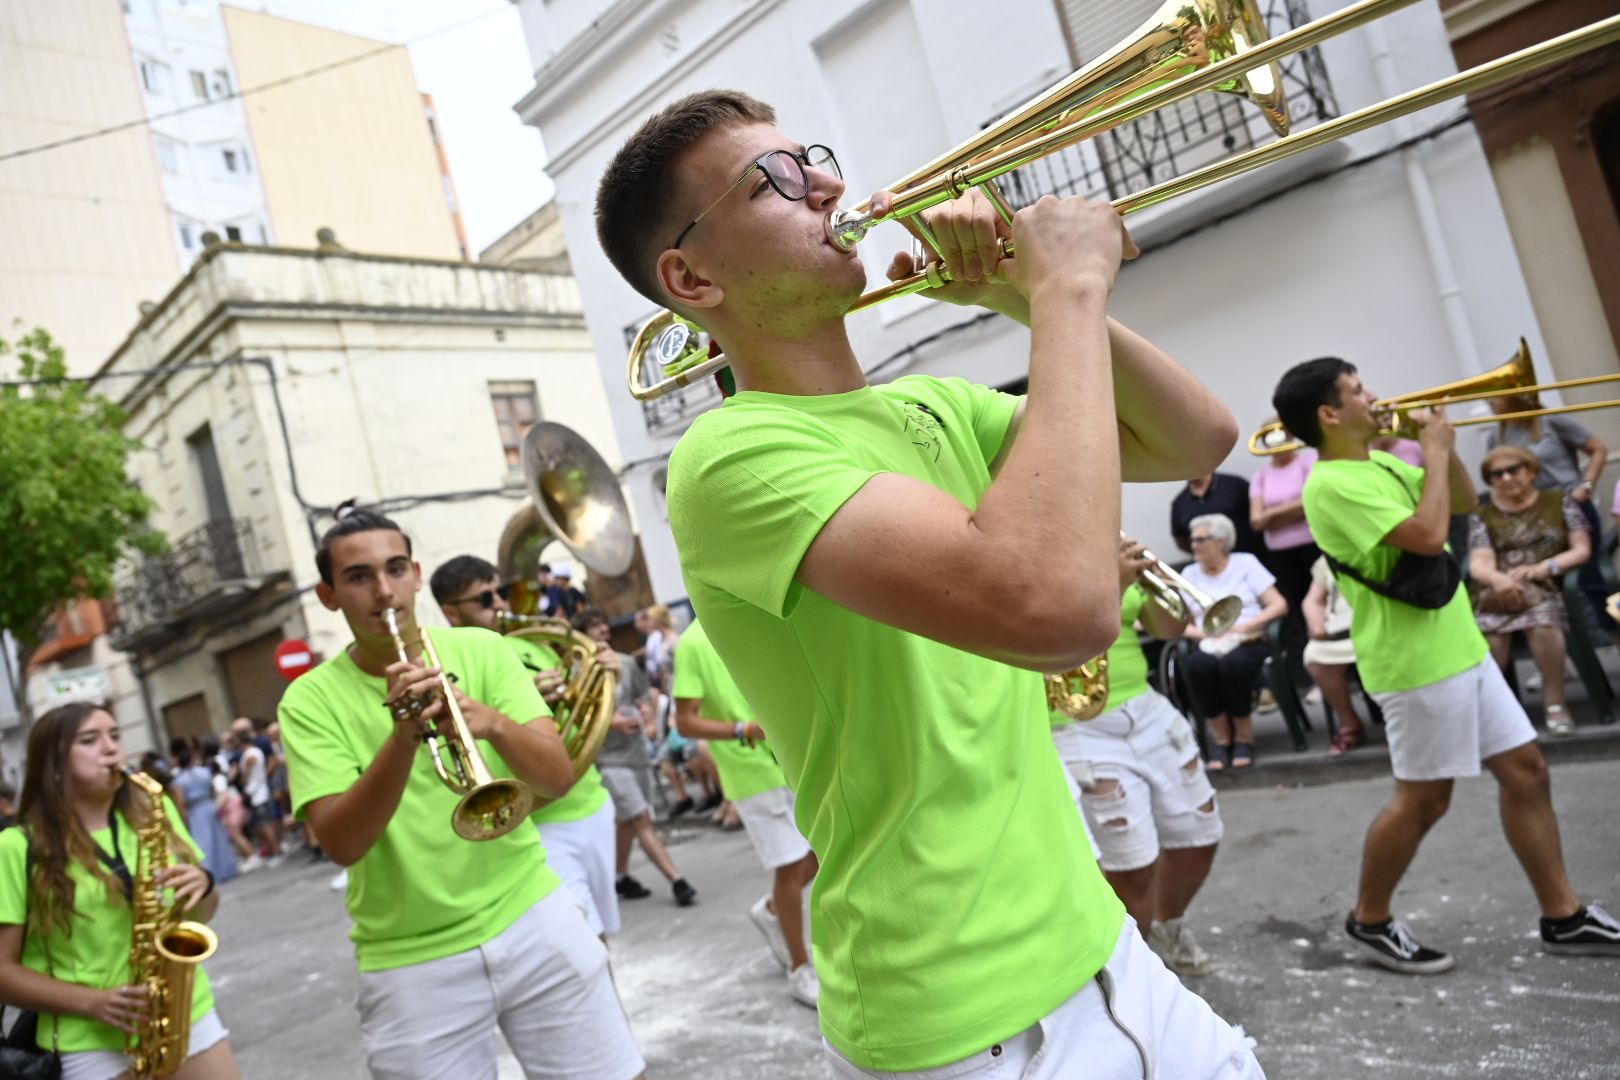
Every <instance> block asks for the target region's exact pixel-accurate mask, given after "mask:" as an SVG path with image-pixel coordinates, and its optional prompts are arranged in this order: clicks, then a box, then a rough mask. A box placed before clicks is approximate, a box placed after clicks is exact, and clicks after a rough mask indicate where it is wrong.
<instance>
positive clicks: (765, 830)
mask: <svg viewBox="0 0 1620 1080" xmlns="http://www.w3.org/2000/svg"><path fill="white" fill-rule="evenodd" d="M731 805H733V806H735V807H736V808H737V816H738V817H740V818H742V823H743V828H744V829H746V830H748V839H750V840H752V841H753V842H754V853H755V854H756V855H758V856H759V861H760V862H762V863H764V864H765V869H767V870H775V869H776V868H777V867H780V866H792V865H793V864H794V863H796V862H798V861H799V860H800V859H802V858H804V857H805V856H806V855H808V854H810V841H808V840H806V839H805V838H804V836H803V834H801V833H800V832H799V826H798V825H796V824H795V823H794V821H793V792H792V790H791V789H789V788H785V787H779V788H772V789H771V790H769V791H762V792H760V793H759V794H758V795H750V796H748V798H746V799H742V800H740V801H738V802H734V803H732V804H731Z"/></svg>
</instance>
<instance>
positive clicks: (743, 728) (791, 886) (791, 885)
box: [672, 622, 821, 1008]
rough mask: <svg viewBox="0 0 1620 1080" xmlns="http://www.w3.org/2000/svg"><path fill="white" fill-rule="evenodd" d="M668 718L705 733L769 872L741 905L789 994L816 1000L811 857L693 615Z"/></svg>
mask: <svg viewBox="0 0 1620 1080" xmlns="http://www.w3.org/2000/svg"><path fill="white" fill-rule="evenodd" d="M672 693H673V694H674V697H675V725H676V726H677V727H678V728H679V729H680V732H681V734H682V735H684V736H686V737H687V738H688V739H707V740H709V751H710V752H711V753H712V754H713V755H714V763H715V765H716V766H717V767H718V768H719V770H720V785H721V787H723V788H724V789H725V792H726V798H728V799H730V800H731V801H732V804H733V805H735V806H736V808H737V816H738V817H739V818H741V819H742V823H743V828H744V829H745V830H747V832H748V839H749V840H750V841H752V842H753V845H754V853H755V854H757V855H758V856H759V861H760V862H762V863H764V864H765V869H767V870H769V871H770V872H771V875H772V879H771V891H770V893H769V894H767V895H765V896H762V897H760V898H759V900H758V901H757V902H756V903H755V904H754V906H753V907H752V908H750V909H749V912H748V917H749V918H750V919H752V920H753V922H754V925H755V926H757V927H759V931H760V933H762V934H764V935H765V941H766V943H767V944H769V945H770V947H771V952H772V954H774V955H775V957H776V959H777V961H778V962H779V963H780V964H781V965H782V967H783V969H785V970H786V971H787V975H788V992H789V993H790V994H792V995H793V1000H795V1001H797V1002H798V1003H799V1004H801V1005H808V1006H810V1007H811V1008H815V1006H816V998H817V996H818V995H819V993H820V990H821V987H820V984H819V983H818V982H817V981H816V968H815V965H814V964H813V963H811V962H810V955H809V952H808V950H807V947H806V945H805V933H804V890H805V889H806V888H807V887H808V886H809V885H810V883H811V882H812V881H814V880H815V877H816V856H815V852H813V851H811V850H810V844H809V843H808V842H807V841H806V840H805V838H804V836H803V835H802V834H801V833H800V832H799V827H798V826H797V825H796V824H794V821H793V792H792V790H791V789H790V788H789V787H788V786H787V780H786V779H785V778H784V777H783V776H782V767H781V766H780V765H778V764H777V763H776V758H774V757H773V756H771V752H770V751H769V750H768V749H766V748H765V746H764V739H765V729H764V728H762V727H760V726H759V725H758V724H756V723H755V722H754V713H753V710H751V709H750V708H749V707H748V702H747V700H746V699H745V698H744V697H743V695H742V691H741V690H738V689H737V684H736V682H735V681H734V680H733V679H732V678H731V675H730V674H729V673H728V672H727V671H726V665H725V663H724V662H723V661H722V660H721V659H720V654H719V653H717V652H715V649H714V645H713V644H712V643H711V642H710V641H709V635H708V634H706V633H704V632H703V625H702V624H701V623H698V622H693V623H692V624H691V625H690V626H688V627H687V628H686V632H685V633H684V634H682V635H681V636H680V640H678V641H677V642H676V643H675V685H674V688H673V691H672Z"/></svg>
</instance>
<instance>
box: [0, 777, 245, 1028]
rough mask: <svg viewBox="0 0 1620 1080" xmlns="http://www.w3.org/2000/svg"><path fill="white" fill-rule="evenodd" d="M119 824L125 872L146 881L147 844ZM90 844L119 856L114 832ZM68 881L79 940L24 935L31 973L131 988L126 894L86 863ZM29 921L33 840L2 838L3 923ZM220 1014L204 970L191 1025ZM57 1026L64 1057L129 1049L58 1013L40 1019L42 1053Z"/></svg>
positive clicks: (197, 855)
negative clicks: (143, 853) (141, 866)
mask: <svg viewBox="0 0 1620 1080" xmlns="http://www.w3.org/2000/svg"><path fill="white" fill-rule="evenodd" d="M139 798H141V799H143V800H144V799H145V798H146V795H145V794H144V793H141V794H140V795H139ZM163 805H164V809H165V810H166V811H167V812H168V815H169V824H170V825H171V826H173V827H174V830H175V832H176V833H178V834H179V837H180V839H181V840H182V841H183V842H184V843H185V844H186V846H187V847H189V848H190V849H191V856H192V857H191V861H192V862H198V863H200V862H202V857H203V856H202V850H201V849H200V848H198V847H197V844H196V841H194V840H192V838H191V834H190V833H189V832H187V831H186V826H185V823H184V822H182V821H181V820H180V812H179V810H178V809H176V807H175V805H174V803H172V802H170V801H169V800H168V799H165V800H163ZM115 812H116V811H115ZM118 818H119V825H118V853H119V854H120V855H122V856H123V857H124V865H125V866H127V867H129V870H130V873H131V874H134V873H138V872H139V870H138V869H137V862H138V859H139V855H140V843H139V841H138V840H137V838H136V835H135V829H134V828H133V827H132V826H131V825H130V824H129V822H128V821H127V820H125V819H124V816H123V814H119V815H118ZM90 839H91V840H93V841H94V842H95V844H96V846H97V847H99V848H100V849H101V850H103V851H105V852H107V853H108V854H109V855H110V854H112V850H113V830H112V829H111V828H110V827H109V828H105V829H97V830H95V831H94V832H92V833H91V834H90ZM170 842H171V843H172V842H173V839H172V838H171V840H170ZM68 877H70V878H72V879H73V887H74V903H73V927H72V933H71V935H70V934H66V933H64V932H63V931H61V930H57V931H55V932H53V933H52V934H51V935H50V940H49V942H46V941H44V940H42V939H41V937H40V935H39V934H36V933H35V932H34V931H33V928H31V927H30V928H29V929H28V930H27V931H26V932H25V933H24V935H23V951H22V965H23V967H25V968H28V969H29V970H30V971H38V972H40V973H41V974H48V975H51V976H53V977H55V978H57V979H60V980H61V981H62V982H69V983H78V984H79V985H80V986H93V987H96V988H97V989H100V990H105V989H107V988H108V987H112V986H123V985H125V984H127V983H128V982H129V947H130V942H131V939H132V937H133V923H132V920H131V917H130V914H131V913H130V907H129V904H128V902H126V901H125V899H124V892H123V889H122V888H121V887H118V888H116V889H109V888H108V886H107V883H106V882H105V881H103V880H102V879H101V878H100V877H99V876H97V875H96V874H94V873H92V872H91V870H90V869H89V868H88V867H86V866H84V865H83V864H81V863H78V862H70V863H69V864H68ZM166 895H168V894H166ZM27 921H28V835H27V833H26V831H25V830H24V829H23V828H21V827H17V828H10V829H6V830H5V831H4V832H0V923H9V924H11V925H14V926H22V925H25V924H26V923H27ZM47 952H48V953H49V959H48V960H47V958H46V957H47ZM213 1007H214V991H213V989H212V988H211V987H210V986H209V983H208V973H207V972H206V971H204V970H203V969H202V967H201V965H199V966H198V968H197V977H196V980H195V981H194V982H193V983H192V989H191V1022H192V1023H196V1022H197V1021H198V1020H201V1019H202V1018H203V1017H204V1016H206V1015H208V1011H209V1010H210V1009H212V1008H213ZM57 1023H60V1024H61V1037H60V1040H59V1045H60V1046H61V1048H62V1049H63V1050H64V1051H79V1050H114V1051H122V1050H123V1049H124V1033H123V1032H121V1031H119V1030H118V1029H117V1028H114V1027H111V1026H109V1025H107V1024H103V1023H102V1022H101V1021H99V1020H91V1019H89V1018H88V1017H84V1016H67V1015H63V1016H60V1017H58V1016H55V1015H53V1014H51V1013H42V1014H40V1017H39V1045H40V1046H42V1047H46V1048H49V1047H50V1045H51V1029H52V1028H53V1027H54V1026H55V1025H56V1024H57Z"/></svg>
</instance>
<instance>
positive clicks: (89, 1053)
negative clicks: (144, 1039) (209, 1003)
mask: <svg viewBox="0 0 1620 1080" xmlns="http://www.w3.org/2000/svg"><path fill="white" fill-rule="evenodd" d="M44 1030H45V1025H44V1022H43V1021H41V1024H40V1031H41V1032H42V1033H43V1032H44ZM229 1034H230V1032H229V1031H226V1030H225V1024H224V1023H223V1022H222V1021H221V1020H220V1018H219V1012H218V1011H217V1010H215V1009H209V1010H208V1012H207V1013H206V1014H205V1015H204V1016H203V1017H202V1019H200V1020H198V1021H197V1022H196V1023H195V1024H192V1025H191V1042H190V1043H188V1044H187V1046H186V1060H188V1061H189V1060H190V1059H191V1058H194V1057H196V1056H197V1055H198V1054H200V1053H202V1052H203V1051H204V1050H207V1049H209V1048H210V1047H212V1046H214V1045H216V1044H217V1043H221V1042H224V1041H225V1037H226V1036H228V1035H229ZM129 1069H130V1060H129V1058H127V1057H125V1056H124V1055H123V1054H119V1053H115V1052H114V1051H112V1050H75V1051H73V1052H72V1053H68V1054H63V1055H62V1080H113V1078H114V1077H118V1076H122V1075H124V1074H125V1073H127V1072H128V1071H129Z"/></svg>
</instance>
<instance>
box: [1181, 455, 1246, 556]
mask: <svg viewBox="0 0 1620 1080" xmlns="http://www.w3.org/2000/svg"><path fill="white" fill-rule="evenodd" d="M1200 514H1225V515H1226V516H1227V518H1228V519H1230V520H1231V521H1234V522H1237V525H1236V528H1237V542H1236V543H1235V544H1233V545H1232V550H1233V551H1242V552H1247V553H1248V554H1250V555H1261V554H1264V552H1265V550H1266V549H1265V545H1264V544H1262V543H1261V542H1260V534H1259V533H1257V532H1255V531H1254V527H1253V526H1251V525H1250V524H1249V482H1248V481H1247V480H1245V479H1243V477H1241V476H1233V475H1232V474H1231V473H1220V472H1214V473H1205V474H1204V475H1203V476H1199V477H1195V478H1193V479H1191V480H1189V481H1187V486H1186V487H1184V488H1182V489H1181V491H1180V493H1179V494H1177V495H1176V497H1175V499H1173V500H1172V501H1171V503H1170V535H1171V536H1173V537H1175V541H1176V547H1178V548H1180V549H1181V550H1182V551H1185V552H1187V553H1188V554H1189V555H1190V554H1193V549H1192V541H1191V539H1190V538H1191V536H1192V520H1193V518H1195V517H1198V516H1199V515H1200Z"/></svg>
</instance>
